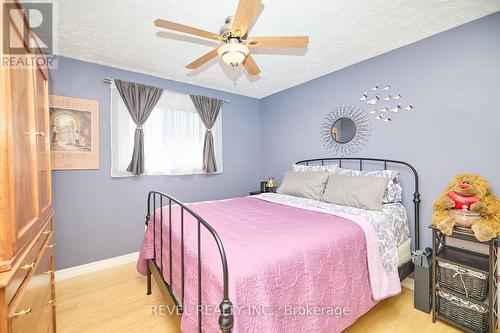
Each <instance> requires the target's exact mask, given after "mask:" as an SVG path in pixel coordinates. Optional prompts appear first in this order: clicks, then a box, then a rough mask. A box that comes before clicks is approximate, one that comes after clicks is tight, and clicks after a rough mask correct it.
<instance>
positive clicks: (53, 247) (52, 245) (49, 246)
mask: <svg viewBox="0 0 500 333" xmlns="http://www.w3.org/2000/svg"><path fill="white" fill-rule="evenodd" d="M47 248H49V249H55V248H56V244H55V243H54V244H50V245H47Z"/></svg>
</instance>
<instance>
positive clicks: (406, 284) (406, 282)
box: [401, 278, 415, 290]
mask: <svg viewBox="0 0 500 333" xmlns="http://www.w3.org/2000/svg"><path fill="white" fill-rule="evenodd" d="M401 287H404V288H407V289H410V290H414V289H415V281H414V280H413V279H411V278H406V279H404V280H403V282H401Z"/></svg>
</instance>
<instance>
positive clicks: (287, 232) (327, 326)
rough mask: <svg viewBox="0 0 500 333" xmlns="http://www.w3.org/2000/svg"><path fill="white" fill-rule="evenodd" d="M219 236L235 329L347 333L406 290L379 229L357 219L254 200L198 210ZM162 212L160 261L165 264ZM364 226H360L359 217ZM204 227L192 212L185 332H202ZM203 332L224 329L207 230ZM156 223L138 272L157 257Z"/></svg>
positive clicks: (217, 270)
mask: <svg viewBox="0 0 500 333" xmlns="http://www.w3.org/2000/svg"><path fill="white" fill-rule="evenodd" d="M188 206H189V207H190V208H191V209H193V210H194V211H195V212H196V213H198V214H199V215H200V216H202V217H203V218H204V219H205V220H206V221H207V222H208V223H209V224H210V225H211V226H212V227H213V228H214V229H215V230H216V231H217V232H218V234H219V236H220V238H221V240H222V243H223V244H224V248H225V250H226V255H227V260H228V269H229V288H230V290H229V297H230V300H231V302H232V303H233V305H234V308H233V314H234V318H235V322H234V328H233V332H234V333H250V332H259V333H267V332H269V333H280V332H283V333H285V332H287V333H295V332H296V333H308V332H328V333H333V332H340V331H342V330H343V329H344V328H346V327H347V326H349V325H351V324H352V323H353V322H354V321H355V320H356V319H357V318H358V317H359V316H361V315H362V314H364V313H365V312H367V311H368V310H369V309H370V308H371V307H373V306H374V305H375V303H376V301H378V300H379V299H382V298H385V297H388V296H391V295H394V294H397V293H399V292H400V290H401V289H400V284H399V279H398V278H397V273H396V276H387V274H386V273H385V271H384V269H383V267H382V265H381V262H380V258H379V259H378V260H377V257H379V252H378V248H377V242H376V235H375V233H374V232H373V231H370V227H369V225H367V224H366V222H364V221H362V220H357V219H356V217H355V216H353V217H349V218H346V217H340V216H336V215H332V214H331V213H330V214H329V213H326V212H320V211H313V210H308V209H302V208H298V207H291V206H287V205H282V204H278V203H273V202H268V201H264V200H260V199H257V198H252V197H245V198H236V199H229V200H219V201H208V202H202V203H196V204H189V205H188ZM159 214H160V213H159V210H158V211H157V212H156V221H157V223H156V225H157V227H156V233H155V234H156V253H157V258H156V262H157V264H158V266H160V265H161V263H160V260H159V257H158V253H159V252H160V228H159V224H160V222H159V218H160V216H159ZM356 220H357V221H356ZM168 223H169V222H168V207H165V208H164V209H163V263H162V264H163V267H164V271H163V274H164V279H165V281H167V282H169V279H170V274H169V269H168V267H169V252H168V251H169V246H168V227H169V226H168ZM180 234H181V232H180V207H178V206H172V265H173V272H172V276H173V283H172V285H173V286H172V287H173V290H174V293H175V294H176V296H177V299H179V300H181V298H182V296H181V282H180V281H181V279H180V276H181V268H180V265H181V259H180V254H181V250H180V249H181V240H180V239H181V238H180ZM196 237H197V222H196V221H195V220H194V219H193V218H192V217H191V216H190V215H189V214H187V213H185V214H184V249H185V250H184V251H185V252H184V254H185V295H184V311H185V312H184V314H183V316H182V324H181V325H182V331H183V332H186V333H192V332H197V331H198V322H197V320H198V317H197V313H198V312H197V311H198V308H197V299H198V289H197V276H198V275H197V274H198V264H197V263H198V260H197V258H198V257H197V255H198V249H197V238H196ZM201 239H202V241H201V246H202V251H201V253H202V304H203V307H202V309H201V310H202V313H203V316H202V318H203V319H202V328H203V332H220V329H219V325H218V322H217V321H218V316H219V313H218V305H219V303H220V302H221V301H222V297H223V295H222V281H223V279H222V265H221V259H220V255H219V252H218V250H217V247H216V244H215V242H214V240H213V238H212V236H211V234H210V233H209V232H208V231H206V230H205V229H204V228H203V227H202V228H201ZM153 256H154V255H153V223H152V221H151V222H150V223H149V226H148V229H147V231H146V234H145V237H144V242H143V244H142V248H141V252H140V258H139V261H138V264H137V268H138V271H139V272H140V273H142V274H146V273H147V268H146V267H147V266H146V262H147V259H152V258H153Z"/></svg>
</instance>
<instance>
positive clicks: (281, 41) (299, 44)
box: [247, 36, 309, 48]
mask: <svg viewBox="0 0 500 333" xmlns="http://www.w3.org/2000/svg"><path fill="white" fill-rule="evenodd" d="M307 44H309V37H307V36H279V37H278V36H277V37H249V38H248V39H247V45H248V46H249V47H290V48H304V47H307Z"/></svg>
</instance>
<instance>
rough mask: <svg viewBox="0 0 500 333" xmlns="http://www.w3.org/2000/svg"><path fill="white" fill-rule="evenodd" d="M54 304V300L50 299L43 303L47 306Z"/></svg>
mask: <svg viewBox="0 0 500 333" xmlns="http://www.w3.org/2000/svg"><path fill="white" fill-rule="evenodd" d="M55 302H56V300H55V299H51V300H50V301H47V302H45V304H47V305H49V304H54V303H55Z"/></svg>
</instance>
